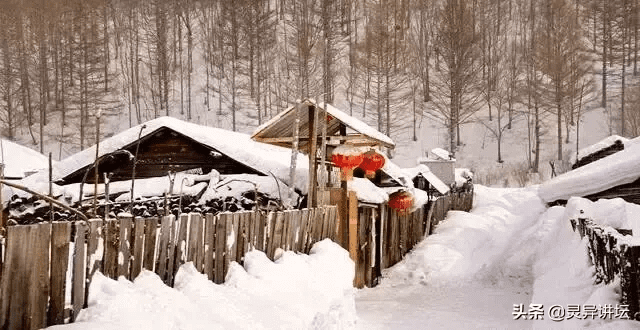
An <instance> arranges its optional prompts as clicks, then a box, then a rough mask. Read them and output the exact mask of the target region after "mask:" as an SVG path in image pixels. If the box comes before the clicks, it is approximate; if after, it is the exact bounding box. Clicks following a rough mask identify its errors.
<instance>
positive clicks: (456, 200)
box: [352, 190, 473, 288]
mask: <svg viewBox="0 0 640 330" xmlns="http://www.w3.org/2000/svg"><path fill="white" fill-rule="evenodd" d="M472 205H473V190H469V191H460V192H453V193H450V194H447V195H445V196H442V197H440V198H438V199H436V200H434V201H431V202H429V203H428V204H426V205H425V206H424V207H422V208H419V209H417V210H415V211H414V212H411V213H406V214H400V213H398V212H396V211H395V210H393V209H391V208H389V207H387V206H386V204H380V205H360V206H359V207H358V210H357V233H358V236H357V237H358V240H357V247H358V248H357V251H356V253H355V255H354V254H352V258H353V259H354V260H356V278H355V280H354V285H355V286H356V287H359V288H362V287H365V286H367V287H374V286H375V285H376V284H377V282H378V279H379V277H380V276H381V274H382V270H383V269H386V268H389V267H391V266H393V265H395V264H396V263H398V262H399V261H400V260H402V258H403V257H404V256H405V255H406V254H407V253H408V252H409V251H411V249H413V247H414V246H415V245H416V244H417V243H418V242H420V240H422V238H424V236H425V235H429V234H430V233H431V232H432V230H433V228H434V227H435V226H436V225H437V224H438V223H439V222H440V221H442V220H444V218H445V217H446V215H447V212H448V211H450V210H460V211H469V210H471V207H472Z"/></svg>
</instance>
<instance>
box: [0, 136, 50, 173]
mask: <svg viewBox="0 0 640 330" xmlns="http://www.w3.org/2000/svg"><path fill="white" fill-rule="evenodd" d="M0 141H1V142H0V143H1V144H0V162H1V163H3V164H4V176H5V177H7V178H23V177H25V176H26V175H27V174H28V173H29V172H35V171H38V170H42V169H46V168H48V167H49V158H48V157H47V156H45V155H43V154H41V153H39V152H37V151H35V150H33V149H30V148H28V147H25V146H22V145H19V144H17V143H15V142H11V141H9V140H5V139H0Z"/></svg>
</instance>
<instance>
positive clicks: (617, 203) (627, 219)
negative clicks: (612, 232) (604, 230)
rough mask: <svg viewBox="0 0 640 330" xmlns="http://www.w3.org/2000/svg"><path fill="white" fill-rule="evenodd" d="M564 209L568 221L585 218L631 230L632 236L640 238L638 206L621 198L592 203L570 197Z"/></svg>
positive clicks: (639, 206) (584, 199)
mask: <svg viewBox="0 0 640 330" xmlns="http://www.w3.org/2000/svg"><path fill="white" fill-rule="evenodd" d="M566 209H567V218H568V219H577V218H580V217H581V218H587V219H591V220H592V221H593V222H594V223H597V224H600V225H606V226H610V227H613V228H616V229H632V230H633V233H634V236H640V205H638V204H633V203H627V202H626V201H625V200H623V199H622V198H614V199H600V200H598V201H596V202H592V201H590V200H588V199H586V198H581V197H571V198H570V199H569V200H568V201H567V206H566Z"/></svg>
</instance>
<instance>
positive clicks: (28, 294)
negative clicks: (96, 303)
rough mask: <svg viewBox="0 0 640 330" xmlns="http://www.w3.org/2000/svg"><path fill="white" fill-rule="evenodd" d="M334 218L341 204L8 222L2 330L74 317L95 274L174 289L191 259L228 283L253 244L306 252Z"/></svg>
mask: <svg viewBox="0 0 640 330" xmlns="http://www.w3.org/2000/svg"><path fill="white" fill-rule="evenodd" d="M336 219H337V210H336V207H335V206H326V207H320V208H315V209H303V210H290V211H283V212H270V213H263V212H236V213H228V212H225V213H219V214H217V215H213V214H205V215H204V216H203V215H202V214H200V213H190V214H188V215H187V214H183V215H181V216H180V217H179V218H176V217H174V216H173V215H171V216H167V217H163V218H161V219H159V218H153V217H151V218H141V217H136V218H132V217H130V216H122V217H119V218H118V219H109V220H106V221H105V220H102V219H93V220H89V221H88V222H84V221H78V222H75V223H71V222H53V223H39V224H33V225H16V226H9V227H7V234H6V248H5V251H4V258H3V256H2V255H0V266H1V267H0V329H39V328H42V327H45V326H48V325H54V324H61V323H64V322H65V319H67V318H68V321H71V322H73V321H74V320H75V318H76V317H77V315H78V312H79V311H80V310H81V309H82V308H83V307H86V301H87V297H88V289H89V285H90V283H91V278H92V276H93V274H94V273H95V272H96V271H100V272H102V273H103V274H105V275H106V276H108V277H110V278H113V279H116V278H118V277H120V276H124V277H125V278H127V279H130V280H132V279H134V278H135V277H136V276H137V275H138V274H139V273H140V272H141V270H142V269H143V268H144V269H148V270H152V271H154V272H155V273H156V274H158V275H159V276H160V278H162V279H163V280H164V281H165V283H166V284H167V285H169V286H172V285H173V280H174V276H175V274H176V272H177V270H178V268H179V267H180V265H182V264H184V263H186V262H193V263H194V266H195V267H196V269H198V270H199V271H200V272H202V273H204V274H205V275H207V276H208V277H209V279H210V280H212V281H215V282H216V283H222V282H223V281H224V278H225V276H226V273H227V270H228V269H229V264H230V263H231V262H232V261H237V262H242V261H243V257H244V255H245V253H246V252H248V251H249V250H251V249H258V250H261V251H264V252H265V253H266V254H267V256H268V257H269V258H271V259H273V258H274V255H276V250H277V249H283V250H291V251H296V252H303V253H308V252H309V250H310V249H311V246H312V245H313V244H314V243H316V242H318V241H320V240H322V239H324V238H330V239H332V240H335V239H336V232H337V230H338V228H337V221H336ZM2 261H3V262H4V263H2ZM68 285H69V286H70V287H71V290H70V292H71V296H70V298H68V297H67V295H66V294H65V292H66V290H67V289H66V286H68ZM69 299H70V300H69Z"/></svg>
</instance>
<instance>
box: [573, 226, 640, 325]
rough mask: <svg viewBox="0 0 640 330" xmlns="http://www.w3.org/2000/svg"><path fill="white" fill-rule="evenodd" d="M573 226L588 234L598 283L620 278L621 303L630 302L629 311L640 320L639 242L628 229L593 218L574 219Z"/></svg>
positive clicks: (628, 303) (584, 234)
mask: <svg viewBox="0 0 640 330" xmlns="http://www.w3.org/2000/svg"><path fill="white" fill-rule="evenodd" d="M570 221H571V226H572V227H573V230H574V231H576V232H578V233H579V234H580V237H585V236H586V237H587V238H588V240H589V244H588V245H587V247H588V251H589V257H590V259H591V262H592V264H593V265H594V268H595V276H596V283H601V282H604V283H607V284H608V283H611V282H612V281H613V280H614V279H615V278H616V277H619V278H620V291H621V294H620V300H621V301H620V303H621V304H625V305H628V306H629V315H631V316H632V317H633V318H634V319H636V320H640V245H637V244H634V243H633V242H632V241H631V240H628V239H627V237H632V236H628V235H629V234H630V233H629V232H628V230H617V229H614V228H613V227H610V226H603V225H597V224H594V223H593V221H592V220H590V219H584V218H578V219H571V220H570Z"/></svg>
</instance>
